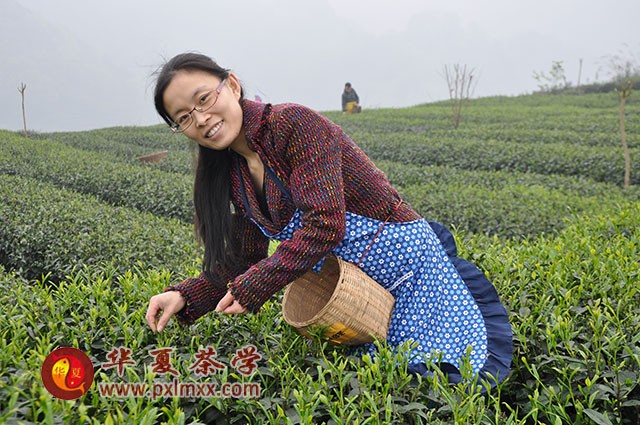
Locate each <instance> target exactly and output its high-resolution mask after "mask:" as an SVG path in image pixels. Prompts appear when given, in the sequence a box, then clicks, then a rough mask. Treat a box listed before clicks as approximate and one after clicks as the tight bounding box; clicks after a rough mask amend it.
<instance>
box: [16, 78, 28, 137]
mask: <svg viewBox="0 0 640 425" xmlns="http://www.w3.org/2000/svg"><path fill="white" fill-rule="evenodd" d="M26 90H27V85H26V84H25V83H20V87H18V91H19V92H20V97H21V98H22V125H23V128H24V137H29V133H27V114H26V113H25V111H24V92H25V91H26Z"/></svg>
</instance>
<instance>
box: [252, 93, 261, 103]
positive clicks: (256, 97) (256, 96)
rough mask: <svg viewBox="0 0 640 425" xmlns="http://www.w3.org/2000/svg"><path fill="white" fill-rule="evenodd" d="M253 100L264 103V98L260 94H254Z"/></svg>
mask: <svg viewBox="0 0 640 425" xmlns="http://www.w3.org/2000/svg"><path fill="white" fill-rule="evenodd" d="M253 101H254V102H258V103H262V98H261V97H260V96H258V95H255V96H253Z"/></svg>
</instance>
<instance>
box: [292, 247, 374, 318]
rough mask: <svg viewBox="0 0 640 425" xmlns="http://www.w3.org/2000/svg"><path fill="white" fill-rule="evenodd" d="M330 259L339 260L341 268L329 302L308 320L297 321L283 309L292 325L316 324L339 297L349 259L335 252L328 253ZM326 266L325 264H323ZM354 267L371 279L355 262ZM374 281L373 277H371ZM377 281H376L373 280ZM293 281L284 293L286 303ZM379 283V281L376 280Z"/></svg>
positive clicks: (339, 267) (327, 259) (326, 259)
mask: <svg viewBox="0 0 640 425" xmlns="http://www.w3.org/2000/svg"><path fill="white" fill-rule="evenodd" d="M329 260H334V261H336V262H337V264H338V269H339V278H338V282H337V283H336V286H335V288H334V289H333V292H332V293H331V296H330V297H329V299H328V300H327V302H326V303H325V304H324V306H322V308H321V309H320V310H318V311H317V312H316V313H315V314H314V315H313V317H311V318H310V319H308V320H305V321H302V322H300V321H296V320H291V317H290V316H288V315H287V313H286V309H282V314H283V316H284V318H285V320H286V321H287V323H290V324H291V325H292V326H295V327H308V326H309V325H314V324H315V323H314V322H315V321H316V320H317V318H318V317H322V316H323V315H324V313H326V312H327V311H328V310H329V309H330V308H331V304H332V301H334V300H335V299H336V297H338V294H339V292H338V290H339V289H340V288H341V287H343V286H344V285H345V284H346V283H345V282H344V279H342V276H343V273H344V264H343V263H347V261H345V260H342V259H341V258H340V257H338V256H337V255H335V254H330V255H327V257H326V258H325V262H326V261H329ZM323 266H324V265H323ZM353 267H355V268H356V269H357V270H358V271H359V272H361V273H362V274H364V275H365V276H366V278H367V279H371V277H369V275H367V274H366V273H364V272H363V271H362V270H361V269H360V268H359V267H358V266H356V265H355V264H353ZM371 280H372V281H373V279H371ZM373 282H375V281H373ZM293 283H295V282H292V283H291V284H290V285H289V286H288V287H287V290H286V291H285V294H284V298H283V300H282V301H283V303H284V304H286V300H287V298H288V294H289V292H290V291H291V288H292V286H293ZM375 283H376V284H377V282H375Z"/></svg>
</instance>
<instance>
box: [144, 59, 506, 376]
mask: <svg viewBox="0 0 640 425" xmlns="http://www.w3.org/2000/svg"><path fill="white" fill-rule="evenodd" d="M155 106H156V110H157V111H158V113H159V114H160V116H161V117H162V118H163V119H164V120H165V121H166V122H167V123H168V124H169V126H170V127H171V128H172V129H173V130H174V131H176V132H183V133H184V134H185V135H186V136H187V137H188V138H190V139H191V140H193V141H195V142H197V144H198V145H199V157H198V165H197V169H196V176H195V184H194V206H195V213H196V214H195V225H196V229H197V233H198V235H199V237H200V238H201V239H202V241H203V243H204V247H205V251H204V260H203V272H202V274H201V275H200V277H198V278H191V279H187V280H186V281H184V282H182V283H179V284H177V285H175V286H172V287H170V288H167V290H165V292H163V293H162V294H159V295H156V296H154V297H152V298H151V300H150V301H149V307H148V310H147V315H146V319H147V322H148V323H149V326H150V327H151V329H152V330H153V331H154V332H155V331H161V330H162V329H163V328H164V327H165V326H166V324H167V322H168V321H169V319H170V318H171V317H172V316H174V315H176V316H177V318H178V320H179V321H180V322H181V323H184V324H189V323H192V322H193V321H194V320H196V319H197V318H199V317H201V316H202V315H204V314H205V313H207V312H209V311H211V310H214V309H215V311H216V312H222V313H226V314H239V313H246V312H248V311H249V312H257V311H258V310H259V309H260V307H261V306H262V304H264V303H265V302H266V301H267V300H268V299H269V298H270V297H271V296H273V295H274V294H275V293H277V292H278V291H280V290H281V289H282V288H284V287H285V286H286V285H287V284H288V283H290V282H292V281H293V280H295V279H296V278H298V277H299V276H301V275H302V274H304V273H305V272H307V271H308V270H310V269H312V268H316V270H317V269H318V268H319V267H320V265H321V263H322V260H323V259H324V258H325V256H327V255H328V254H330V253H334V254H335V255H337V256H339V257H340V258H342V259H344V260H346V261H351V262H353V263H358V262H359V261H360V260H361V258H362V257H363V256H364V258H362V262H361V264H360V267H361V268H362V269H363V270H364V271H365V272H366V273H367V274H369V276H371V277H372V278H373V279H375V280H376V281H377V282H378V283H380V284H381V285H383V286H384V287H385V288H387V289H389V290H390V292H391V293H392V294H393V295H394V297H395V299H396V306H395V309H394V312H393V317H392V320H391V325H390V329H389V334H388V338H387V341H388V342H389V344H391V345H392V346H397V345H398V344H400V343H402V342H403V341H406V340H412V341H414V342H416V343H417V344H416V345H417V347H416V349H415V350H414V352H413V353H412V357H411V360H410V364H411V367H412V370H414V371H416V372H419V373H423V372H425V373H426V367H425V356H426V357H427V358H432V357H438V358H440V359H441V363H440V366H441V367H442V368H444V370H445V371H447V372H448V373H449V376H450V379H451V380H452V381H455V380H457V379H459V372H458V369H457V366H458V365H459V362H460V361H461V358H463V356H464V355H465V350H467V348H468V347H469V346H471V347H473V349H472V350H471V354H470V357H469V361H470V363H471V365H472V367H473V370H474V372H477V373H479V374H480V375H481V376H487V375H491V376H493V377H494V378H493V379H492V380H499V381H501V380H503V379H504V378H505V377H506V375H507V373H508V370H509V367H510V363H511V327H510V325H509V321H508V317H507V313H506V311H505V309H504V307H503V306H502V304H500V301H499V299H498V295H497V293H496V291H495V289H494V288H493V286H492V285H491V283H490V282H489V281H488V280H487V278H486V277H485V276H484V275H483V274H482V272H480V271H479V270H478V269H477V268H476V267H475V266H473V265H472V264H470V263H468V262H466V261H464V260H462V259H460V258H458V257H457V255H456V248H455V243H454V240H453V237H452V236H451V233H449V232H448V231H447V230H446V229H445V228H444V227H442V226H441V225H439V224H437V223H429V222H427V221H426V220H425V219H424V218H422V217H421V216H420V215H418V214H417V213H416V212H415V211H414V210H413V209H412V208H411V207H410V206H409V205H408V204H407V203H405V202H403V201H402V200H401V198H400V195H399V194H398V192H397V191H396V190H395V189H394V188H393V187H392V186H391V184H390V183H389V182H388V180H387V179H386V177H385V176H384V174H383V173H382V172H381V171H380V170H379V169H378V168H376V167H375V165H374V164H373V162H372V161H371V160H370V159H369V158H368V157H367V156H366V155H365V154H364V152H363V151H362V150H360V149H359V148H358V147H357V146H356V145H355V144H354V143H353V141H351V139H350V138H349V137H348V136H347V135H346V134H345V133H344V132H343V131H342V130H341V128H340V127H338V126H337V125H335V124H333V123H332V122H330V121H329V120H327V119H326V118H324V117H322V116H321V115H319V114H317V113H316V112H314V111H312V110H310V109H309V108H306V107H303V106H300V105H295V104H281V105H271V104H262V103H257V102H252V101H249V100H246V99H244V97H243V90H242V87H241V85H240V83H239V81H238V79H237V77H236V76H235V75H234V74H233V73H230V72H229V71H228V70H226V69H224V68H221V67H220V66H219V65H217V64H216V63H215V62H214V61H212V60H211V59H210V58H208V57H206V56H203V55H199V54H194V53H186V54H181V55H178V56H176V57H174V58H173V59H171V60H170V61H169V62H167V63H166V64H165V65H164V66H163V67H162V69H161V70H160V72H159V74H158V79H157V84H156V88H155ZM383 223H386V224H384V227H383V229H382V231H381V232H380V233H379V234H378V230H379V229H380V228H381V226H382V225H383ZM376 234H378V236H376ZM270 239H277V240H279V241H281V243H280V244H279V245H278V247H277V248H276V250H275V252H274V253H273V254H272V255H271V256H267V251H268V245H269V240H270ZM365 251H366V252H365ZM365 254H366V255H365ZM440 356H441V357H440Z"/></svg>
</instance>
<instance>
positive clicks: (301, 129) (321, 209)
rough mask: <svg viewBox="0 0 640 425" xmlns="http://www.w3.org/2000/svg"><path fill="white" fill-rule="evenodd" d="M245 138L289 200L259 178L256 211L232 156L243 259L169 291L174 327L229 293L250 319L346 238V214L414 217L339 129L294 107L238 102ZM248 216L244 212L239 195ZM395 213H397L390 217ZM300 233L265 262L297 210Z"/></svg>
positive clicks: (240, 162) (245, 175) (241, 163)
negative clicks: (176, 299) (177, 300)
mask: <svg viewBox="0 0 640 425" xmlns="http://www.w3.org/2000/svg"><path fill="white" fill-rule="evenodd" d="M242 110H243V131H244V132H245V136H246V140H247V143H248V145H249V148H250V149H251V150H253V151H255V152H257V153H258V155H259V156H260V159H261V160H262V162H263V163H264V165H265V167H270V168H271V169H272V170H273V171H274V172H275V174H276V175H277V177H278V179H279V180H280V181H281V182H282V183H283V184H284V186H285V188H286V190H287V191H288V192H289V194H290V197H288V196H287V195H285V194H284V193H282V190H280V188H279V187H278V185H277V184H276V183H275V182H274V180H273V179H272V178H270V177H269V176H268V174H265V179H264V198H265V200H266V205H267V208H268V211H267V212H268V216H267V215H266V214H265V212H263V211H261V209H260V203H259V202H258V197H257V194H256V192H255V189H254V187H253V184H252V183H251V181H252V180H251V177H250V174H249V170H248V167H247V164H246V162H245V160H244V158H243V157H241V156H240V155H238V154H235V153H232V154H231V158H232V161H233V162H234V164H233V166H232V167H231V188H230V189H231V199H232V203H233V207H234V210H235V215H234V225H235V226H236V230H235V235H234V236H235V237H236V240H235V241H234V243H233V249H234V250H235V251H236V252H237V253H238V254H239V257H240V258H242V259H243V264H239V265H238V267H237V268H235V269H234V270H227V269H218V270H212V271H208V272H206V273H202V274H201V275H200V276H199V277H198V278H190V279H187V280H185V281H183V282H181V283H179V284H177V285H174V286H172V287H170V288H167V290H176V291H179V292H180V293H181V294H182V296H183V297H184V298H185V300H186V305H185V307H184V308H183V309H182V310H181V311H180V312H179V313H178V315H177V317H178V320H179V321H180V322H181V323H183V324H189V323H192V322H193V321H195V320H196V319H197V318H199V317H201V316H202V315H204V314H206V313H207V312H209V311H211V310H213V309H214V308H215V306H216V305H217V303H218V301H219V300H220V299H221V298H222V297H223V296H224V294H225V293H226V292H227V282H230V284H229V288H230V290H231V293H232V294H233V296H234V298H235V299H236V300H237V301H238V302H239V303H240V304H241V305H242V306H244V307H246V308H247V309H248V310H249V311H251V312H257V311H258V310H259V309H260V307H261V306H262V304H264V303H265V302H266V301H267V300H268V299H269V298H270V297H271V296H273V295H274V294H275V293H277V292H278V291H280V290H281V289H282V288H284V287H285V286H286V285H287V284H289V283H290V282H292V281H293V280H295V279H296V278H297V277H299V276H301V275H302V274H304V273H305V272H307V271H308V270H310V269H311V268H312V267H313V266H314V265H315V264H316V263H317V262H318V261H320V260H321V259H323V258H324V257H325V256H326V255H327V254H328V253H330V252H331V251H332V250H333V249H334V248H336V247H337V246H338V244H339V243H340V242H341V241H342V240H343V238H344V236H345V226H346V223H345V220H346V211H350V212H352V213H354V214H358V215H362V216H366V217H371V218H374V219H378V220H385V219H389V220H390V221H392V222H406V221H412V220H416V219H418V218H420V216H419V215H418V214H417V213H416V212H415V211H414V210H413V209H412V208H411V207H410V206H409V205H407V204H406V203H401V204H400V206H399V207H398V208H395V207H396V205H397V204H398V202H399V200H400V195H399V194H398V192H397V191H396V189H394V188H393V187H392V186H391V184H390V183H389V181H388V180H387V178H386V177H385V175H384V174H383V173H382V171H380V170H379V169H378V168H377V167H376V166H375V165H374V164H373V162H372V161H371V160H370V159H369V158H368V157H367V155H366V154H365V153H364V152H363V151H362V150H361V149H360V148H359V147H358V146H356V145H355V143H354V142H353V141H352V140H351V139H350V138H349V137H348V136H347V135H346V134H345V133H344V132H343V131H342V129H341V128H340V127H339V126H338V125H336V124H334V123H332V122H331V121H329V120H328V119H326V118H324V117H323V116H321V115H320V114H318V113H316V112H314V111H313V110H311V109H309V108H307V107H304V106H301V105H296V104H280V105H270V104H262V103H257V102H253V101H250V100H243V101H242ZM242 187H244V188H245V193H246V199H245V201H246V202H247V204H248V205H249V209H250V211H247V209H246V208H245V203H244V202H243V192H242V190H241V188H242ZM394 208H395V210H394ZM296 209H298V210H300V211H301V212H302V227H301V228H300V229H298V230H297V231H295V232H294V235H293V237H292V238H291V239H289V240H286V241H283V242H282V243H280V244H279V245H278V246H277V248H276V250H275V252H274V253H273V255H271V256H269V257H267V251H268V247H269V240H268V238H267V237H266V236H265V235H264V234H263V233H262V232H261V230H260V229H259V228H258V226H256V225H255V224H254V222H252V221H251V220H250V218H253V219H254V220H256V221H257V222H259V223H260V224H261V225H262V226H264V227H265V228H266V230H267V231H268V232H269V233H270V234H275V233H277V232H279V231H280V230H281V229H283V228H284V227H285V226H286V225H287V224H288V223H289V221H290V219H291V217H292V216H293V214H294V212H295V210H296Z"/></svg>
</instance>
